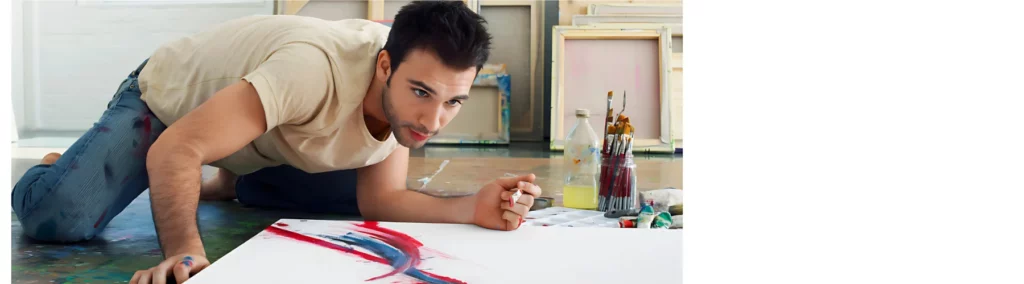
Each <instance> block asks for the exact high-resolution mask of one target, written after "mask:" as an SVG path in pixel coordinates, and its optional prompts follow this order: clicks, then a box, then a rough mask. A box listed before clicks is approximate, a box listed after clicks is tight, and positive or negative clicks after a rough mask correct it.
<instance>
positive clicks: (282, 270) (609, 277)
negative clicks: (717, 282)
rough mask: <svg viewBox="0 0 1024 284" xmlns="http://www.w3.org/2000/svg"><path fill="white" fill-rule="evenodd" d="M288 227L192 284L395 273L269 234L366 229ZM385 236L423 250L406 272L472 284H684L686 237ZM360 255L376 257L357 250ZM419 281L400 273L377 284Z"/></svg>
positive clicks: (609, 232) (456, 231)
mask: <svg viewBox="0 0 1024 284" xmlns="http://www.w3.org/2000/svg"><path fill="white" fill-rule="evenodd" d="M282 223H283V224H287V226H277V225H275V226H272V227H276V228H277V229H268V230H264V231H263V232H261V233H259V234H257V235H256V236H255V237H253V238H252V239H250V240H249V241H247V242H245V243H244V244H242V245H241V246H239V247H238V248H236V249H235V250H234V251H232V252H230V253H228V254H227V255H225V256H224V257H222V258H220V259H219V260H217V261H216V262H215V263H213V265H211V266H210V267H207V268H206V269H205V270H203V271H202V272H200V273H199V274H196V275H195V276H194V277H193V278H192V279H190V280H189V281H188V283H190V284H203V283H324V282H329V283H363V282H367V280H368V279H371V278H374V277H378V276H381V275H384V274H387V273H389V272H392V271H393V270H394V269H392V267H390V266H389V265H385V264H381V263H377V262H373V261H368V260H364V259H363V258H360V257H359V256H356V255H353V254H352V253H347V252H342V251H338V250H334V249H330V248H327V247H324V246H321V245H317V244H313V243H310V242H307V241H304V240H298V239H294V238H289V237H286V236H284V235H281V234H280V233H273V232H271V231H280V229H285V230H288V231H290V232H297V233H300V234H303V235H306V236H317V235H326V236H335V237H337V236H342V235H345V234H347V233H350V232H353V230H355V229H357V228H359V227H357V226H356V225H359V224H363V222H360V221H321V220H295V219H282V220H281V221H280V222H279V224H282ZM379 227H382V228H385V229H390V230H394V231H397V232H401V233H404V234H407V235H408V236H410V237H412V238H414V239H416V240H417V241H419V242H420V243H422V247H420V248H419V249H418V251H419V253H420V259H421V261H420V263H419V264H418V265H417V266H416V267H415V268H416V269H409V270H404V271H406V272H409V271H425V272H428V273H432V274H436V275H440V276H443V277H449V278H453V279H457V280H460V281H462V282H465V283H681V282H682V271H681V267H682V255H681V253H682V239H683V237H682V231H681V230H640V229H618V228H564V227H522V228H520V229H518V230H515V231H510V232H505V231H495V230H488V229H484V228H480V227H477V226H473V225H457V224H423V223H388V222H383V223H379ZM362 230H364V231H366V230H367V229H362ZM371 232H372V231H371ZM360 235H362V236H366V237H371V236H369V235H368V234H364V233H359V232H353V235H350V236H349V237H350V238H349V239H347V240H349V241H351V240H352V239H353V238H358V237H360ZM371 238H372V237H371ZM318 240H320V242H323V241H328V238H318ZM332 243H333V244H338V245H343V244H344V242H338V241H335V242H332ZM398 246H403V245H402V244H399V245H398ZM352 247H353V248H354V249H355V250H356V251H357V252H363V253H366V254H367V255H370V256H377V255H376V254H374V253H372V252H370V251H369V250H365V249H363V248H361V247H360V246H358V245H357V246H352ZM421 281H422V280H421V279H417V278H413V277H411V276H409V275H407V274H403V273H402V272H401V271H400V272H397V274H396V275H393V276H388V277H384V278H381V279H378V280H375V281H370V283H419V282H421Z"/></svg>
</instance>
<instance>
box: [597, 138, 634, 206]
mask: <svg viewBox="0 0 1024 284" xmlns="http://www.w3.org/2000/svg"><path fill="white" fill-rule="evenodd" d="M600 179H601V188H600V194H601V197H600V198H599V200H598V210H601V211H606V212H607V211H610V210H613V209H614V210H622V211H632V210H635V209H638V208H640V200H639V197H638V196H637V191H636V163H634V162H633V153H632V152H625V153H621V154H613V155H608V154H602V155H601V178H600Z"/></svg>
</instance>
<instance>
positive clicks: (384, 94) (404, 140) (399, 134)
mask: <svg viewBox="0 0 1024 284" xmlns="http://www.w3.org/2000/svg"><path fill="white" fill-rule="evenodd" d="M390 81H391V80H390V79H389V80H388V83H389V84H390ZM390 94H391V86H388V85H384V88H383V90H381V95H380V97H381V99H380V100H381V102H380V103H381V106H383V108H384V117H386V118H387V120H388V124H389V125H390V127H391V134H392V135H395V140H396V141H398V144H401V145H402V146H405V147H406V148H409V149H419V148H420V147H423V145H425V144H427V142H426V141H423V142H419V143H417V142H415V141H414V140H413V139H412V137H407V134H406V133H405V132H403V131H401V130H402V128H403V127H409V128H412V125H410V124H409V123H402V121H401V120H399V119H398V117H397V116H396V115H395V114H394V105H393V104H392V103H391V100H389V99H388V96H389V95H390Z"/></svg>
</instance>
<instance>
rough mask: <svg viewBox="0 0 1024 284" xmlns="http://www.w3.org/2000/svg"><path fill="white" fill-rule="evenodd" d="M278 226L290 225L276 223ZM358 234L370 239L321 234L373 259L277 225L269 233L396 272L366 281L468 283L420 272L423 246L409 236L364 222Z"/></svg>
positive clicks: (357, 229)
mask: <svg viewBox="0 0 1024 284" xmlns="http://www.w3.org/2000/svg"><path fill="white" fill-rule="evenodd" d="M275 225H277V226H280V225H284V226H287V224H275ZM356 226H357V228H355V231H356V232H358V233H362V234H366V235H369V236H370V237H366V236H363V235H361V234H357V233H353V232H350V233H346V234H344V235H341V236H330V235H319V237H322V238H324V239H329V240H333V241H338V242H342V243H345V244H348V245H352V246H359V247H361V248H364V249H366V250H369V251H371V252H373V253H374V254H376V255H377V256H373V255H370V254H367V253H363V252H360V251H356V250H355V249H352V248H350V247H345V246H342V245H338V244H335V243H332V242H329V241H325V240H322V239H318V238H314V237H311V236H307V235H304V234H301V233H297V232H293V231H291V230H287V229H282V228H279V227H275V226H270V227H269V228H267V231H268V232H270V233H274V234H277V235H282V236H285V237H290V238H292V239H296V240H300V241H304V242H307V243H311V244H315V245H320V246H323V247H327V248H331V249H334V250H338V251H342V252H346V253H351V254H354V255H357V256H359V257H361V258H363V259H366V260H370V261H373V262H377V263H380V264H386V265H390V266H391V267H392V268H394V270H392V271H391V272H389V273H387V274H384V275H381V276H377V277H373V278H370V279H367V280H366V281H373V280H378V279H381V278H384V277H388V276H393V275H396V274H398V273H403V274H405V275H408V276H410V277H413V278H416V279H418V280H420V281H424V282H427V283H465V282H462V281H459V280H458V279H454V278H450V277H445V276H440V275H436V274H433V273H430V272H426V271H421V270H419V268H418V266H419V264H420V251H419V249H420V247H422V246H423V244H422V243H420V242H419V241H417V240H416V239H414V238H412V237H410V236H409V235H406V234H403V233H401V232H398V231H395V230H391V229H388V228H384V227H380V226H379V225H378V224H377V222H364V223H363V224H357V225H356Z"/></svg>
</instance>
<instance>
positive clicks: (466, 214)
mask: <svg viewBox="0 0 1024 284" xmlns="http://www.w3.org/2000/svg"><path fill="white" fill-rule="evenodd" d="M456 202H457V204H456V206H454V207H455V208H456V210H458V211H456V214H455V216H456V218H457V220H456V222H457V223H459V224H472V223H473V216H475V215H476V194H473V195H467V196H463V197H458V198H456Z"/></svg>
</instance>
